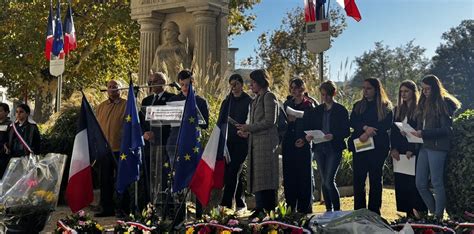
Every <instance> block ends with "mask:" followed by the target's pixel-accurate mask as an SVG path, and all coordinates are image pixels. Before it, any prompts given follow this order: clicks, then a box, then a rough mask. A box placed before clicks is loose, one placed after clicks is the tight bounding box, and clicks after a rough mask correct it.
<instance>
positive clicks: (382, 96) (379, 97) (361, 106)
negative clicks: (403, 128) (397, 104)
mask: <svg viewBox="0 0 474 234" xmlns="http://www.w3.org/2000/svg"><path fill="white" fill-rule="evenodd" d="M364 82H367V83H369V84H370V85H371V86H372V87H374V89H375V101H376V103H377V119H378V121H382V120H383V119H384V118H385V117H386V116H387V114H388V113H389V111H390V110H391V109H392V102H391V101H390V99H388V96H387V93H386V92H385V89H384V88H383V85H382V82H380V80H379V79H377V78H367V79H365V80H364ZM366 109H367V98H365V97H364V96H362V98H361V100H360V101H358V102H357V104H356V105H355V107H354V111H355V112H356V113H357V114H362V113H363V112H364V111H365V110H366Z"/></svg>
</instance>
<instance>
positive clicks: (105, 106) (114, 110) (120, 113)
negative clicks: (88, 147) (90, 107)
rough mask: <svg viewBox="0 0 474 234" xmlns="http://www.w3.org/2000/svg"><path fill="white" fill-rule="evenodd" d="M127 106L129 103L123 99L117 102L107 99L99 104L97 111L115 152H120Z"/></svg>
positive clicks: (98, 119) (106, 136) (101, 126)
mask: <svg viewBox="0 0 474 234" xmlns="http://www.w3.org/2000/svg"><path fill="white" fill-rule="evenodd" d="M126 106H127V101H126V100H125V99H123V98H120V99H118V100H117V101H116V102H111V101H110V99H107V100H105V101H104V102H102V103H101V104H99V106H97V109H96V116H97V121H98V122H99V125H100V128H101V129H102V132H103V133H104V135H105V139H107V141H108V142H109V144H110V148H111V149H112V151H113V152H117V151H120V144H121V139H122V126H123V122H124V117H125V107H126Z"/></svg>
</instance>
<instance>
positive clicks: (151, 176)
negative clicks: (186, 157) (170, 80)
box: [140, 72, 174, 205]
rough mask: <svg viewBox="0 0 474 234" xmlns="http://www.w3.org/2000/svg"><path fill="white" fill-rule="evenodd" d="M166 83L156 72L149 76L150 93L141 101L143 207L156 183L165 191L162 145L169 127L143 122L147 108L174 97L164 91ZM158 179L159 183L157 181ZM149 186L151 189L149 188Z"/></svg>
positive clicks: (166, 137) (163, 149)
mask: <svg viewBox="0 0 474 234" xmlns="http://www.w3.org/2000/svg"><path fill="white" fill-rule="evenodd" d="M166 83H167V77H166V75H165V74H164V73H161V72H156V73H153V74H151V75H150V77H149V79H148V85H149V86H151V87H150V91H151V93H150V95H149V96H147V97H146V98H144V99H143V100H142V108H141V111H140V123H141V127H142V130H143V138H144V139H145V149H144V151H145V154H144V155H145V157H144V158H145V160H144V162H145V166H146V168H145V186H146V187H145V189H146V191H147V193H146V195H145V197H144V199H145V204H143V205H146V203H147V202H149V201H151V200H152V199H154V198H153V197H151V198H150V197H149V195H150V191H154V193H157V192H158V191H157V189H158V187H156V186H157V185H158V183H159V184H161V190H164V189H166V183H167V178H168V176H167V174H168V170H167V169H166V168H169V163H168V161H169V160H167V158H166V157H167V154H166V151H165V147H163V145H166V142H167V139H168V136H169V133H170V126H169V125H164V126H161V127H152V126H150V123H149V122H147V121H145V113H146V107H147V106H155V105H166V102H167V101H168V100H169V99H170V98H171V97H173V96H174V94H173V93H170V92H168V91H166V90H165V89H166V88H165V87H166V86H165V85H166ZM160 157H161V158H160ZM159 159H160V160H159ZM160 161H161V162H162V165H158V164H157V162H160ZM160 168H162V169H163V170H162V172H163V173H162V175H161V176H158V174H157V173H158V171H160V170H159V169H160ZM160 178H161V181H158V180H160ZM150 180H151V183H150ZM150 185H151V186H153V187H150ZM154 196H156V194H154Z"/></svg>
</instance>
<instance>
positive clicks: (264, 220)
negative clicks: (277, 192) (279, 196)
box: [249, 202, 311, 234]
mask: <svg viewBox="0 0 474 234" xmlns="http://www.w3.org/2000/svg"><path fill="white" fill-rule="evenodd" d="M307 223H308V219H307V217H306V215H304V214H301V213H295V212H292V211H291V207H288V206H287V204H286V203H285V202H280V204H278V206H277V207H276V208H275V210H272V211H270V212H267V213H266V214H265V216H263V217H262V216H260V217H256V218H254V219H253V220H252V221H251V222H250V223H249V226H250V228H251V230H252V232H253V233H269V234H276V233H291V234H300V233H311V232H310V231H309V230H307V229H305V228H303V227H304V226H305V225H306V224H307Z"/></svg>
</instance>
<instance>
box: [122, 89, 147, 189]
mask: <svg viewBox="0 0 474 234" xmlns="http://www.w3.org/2000/svg"><path fill="white" fill-rule="evenodd" d="M144 145H145V142H144V141H143V134H142V129H141V127H140V119H139V118H138V111H137V107H136V102H135V95H134V94H133V83H132V81H130V87H129V88H128V100H127V107H126V108H125V116H124V120H123V127H122V144H121V145H120V157H119V160H118V161H119V162H118V175H117V192H118V193H120V194H122V193H123V192H124V191H125V190H126V189H127V187H128V186H129V185H130V184H131V183H133V182H135V181H138V179H139V178H140V164H141V160H142V159H141V157H142V156H141V155H142V152H141V148H142V147H143V146H144Z"/></svg>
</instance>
